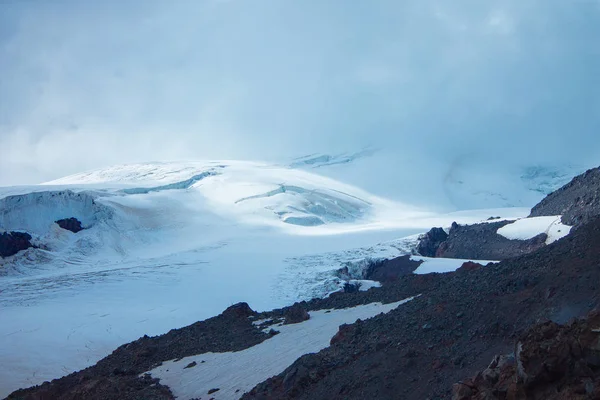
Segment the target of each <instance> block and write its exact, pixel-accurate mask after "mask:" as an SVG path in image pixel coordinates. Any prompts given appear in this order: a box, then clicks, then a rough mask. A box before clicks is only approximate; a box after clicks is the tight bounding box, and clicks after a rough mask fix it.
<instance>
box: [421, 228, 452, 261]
mask: <svg viewBox="0 0 600 400" xmlns="http://www.w3.org/2000/svg"><path fill="white" fill-rule="evenodd" d="M446 239H448V234H447V233H446V231H444V229H442V228H431V230H430V231H429V232H427V233H426V234H424V235H422V236H421V237H420V238H419V245H418V246H417V252H418V253H419V254H420V255H422V256H423V257H435V255H436V253H437V249H438V248H439V247H440V245H441V244H442V243H443V242H444V241H445V240H446Z"/></svg>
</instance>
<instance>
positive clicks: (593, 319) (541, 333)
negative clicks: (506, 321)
mask: <svg viewBox="0 0 600 400" xmlns="http://www.w3.org/2000/svg"><path fill="white" fill-rule="evenodd" d="M599 328H600V313H598V312H597V311H593V312H592V313H590V315H589V316H588V318H587V319H582V320H578V321H574V322H572V323H570V324H567V325H558V324H556V323H554V322H550V321H549V322H545V323H542V324H539V325H536V326H534V327H533V328H531V329H530V330H529V331H527V332H526V333H525V334H524V335H522V336H521V338H520V339H519V341H518V342H517V344H516V346H515V353H514V354H510V355H504V356H496V357H494V360H493V361H492V363H491V364H490V365H489V366H488V368H486V369H485V370H484V371H482V372H480V373H478V374H477V375H476V376H475V377H473V378H470V379H468V380H466V381H464V382H461V383H457V384H455V385H454V387H453V389H452V392H453V393H452V399H453V400H476V399H477V400H479V399H486V400H501V399H531V400H542V399H543V400H567V399H581V400H583V399H598V398H600V329H599Z"/></svg>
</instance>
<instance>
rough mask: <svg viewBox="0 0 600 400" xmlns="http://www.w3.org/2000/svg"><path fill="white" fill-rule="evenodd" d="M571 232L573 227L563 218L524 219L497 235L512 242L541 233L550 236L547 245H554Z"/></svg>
mask: <svg viewBox="0 0 600 400" xmlns="http://www.w3.org/2000/svg"><path fill="white" fill-rule="evenodd" d="M569 232H571V227H570V226H568V225H564V224H563V223H562V222H561V216H560V215H555V216H548V217H533V218H522V219H519V220H517V221H515V222H513V223H511V224H508V225H505V226H503V227H502V228H500V229H498V231H497V233H498V234H499V235H501V236H504V237H505V238H507V239H511V240H515V239H516V240H527V239H531V238H533V237H536V236H537V235H539V234H541V233H545V234H547V235H548V239H546V244H550V243H553V242H555V241H557V240H559V239H561V238H563V237H565V236H567V235H568V234H569Z"/></svg>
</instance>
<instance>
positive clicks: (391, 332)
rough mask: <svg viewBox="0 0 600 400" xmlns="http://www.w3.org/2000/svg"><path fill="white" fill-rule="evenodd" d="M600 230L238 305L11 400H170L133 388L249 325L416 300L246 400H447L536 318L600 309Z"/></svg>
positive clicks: (345, 333) (349, 328)
mask: <svg viewBox="0 0 600 400" xmlns="http://www.w3.org/2000/svg"><path fill="white" fill-rule="evenodd" d="M597 243H600V220H594V221H592V222H591V223H589V224H587V225H584V226H582V227H581V228H580V229H578V230H577V231H575V232H574V233H573V234H572V235H570V236H569V237H567V238H565V239H563V240H560V241H558V242H556V243H553V244H551V245H549V246H546V247H544V248H542V249H540V250H538V251H536V252H534V253H532V254H528V255H525V256H522V257H518V258H513V259H510V260H506V261H503V262H502V263H500V264H497V265H489V266H486V267H481V266H478V265H476V264H473V265H471V266H470V267H469V268H466V267H465V268H461V269H459V270H458V271H457V272H455V273H449V274H429V275H414V274H407V275H403V276H399V277H397V279H394V280H391V281H389V282H387V283H386V284H384V286H383V287H382V288H379V289H374V290H369V291H367V292H357V293H336V294H334V295H332V296H330V297H328V298H326V299H315V300H312V301H310V302H303V303H298V304H296V305H295V306H294V307H295V310H292V308H291V307H288V308H285V309H281V310H274V311H272V312H269V313H262V314H256V313H254V312H253V311H252V310H249V309H248V307H247V306H245V305H238V306H236V307H233V308H230V309H228V310H226V311H225V312H224V313H223V314H221V315H220V316H218V317H214V318H211V319H209V320H206V321H204V322H198V323H196V324H194V325H191V326H189V327H186V328H182V329H177V330H173V331H171V332H169V333H167V334H166V335H162V336H158V337H154V338H148V337H144V338H141V339H139V340H137V341H135V342H132V343H130V344H127V345H124V346H121V347H119V348H118V349H117V350H115V352H113V354H111V355H110V356H108V357H107V358H105V359H103V360H101V361H100V362H99V363H98V364H96V365H95V366H93V367H90V368H88V369H85V370H83V371H80V372H78V373H75V374H71V375H69V376H67V377H64V378H62V379H58V380H55V381H53V382H51V383H45V384H43V385H41V386H39V387H34V388H31V389H27V390H21V391H17V392H15V393H13V394H12V395H11V396H9V399H79V398H86V399H171V398H173V397H172V394H171V393H170V391H169V389H168V388H166V387H164V386H161V385H160V384H158V383H157V382H156V381H155V380H152V379H150V378H148V377H141V378H140V377H138V375H139V374H141V373H143V372H145V371H147V370H148V369H150V368H151V367H153V366H155V365H158V364H159V363H161V362H163V361H166V360H170V359H175V358H180V357H184V356H187V355H192V354H201V353H204V352H209V351H213V352H219V351H230V350H240V349H244V348H247V347H250V346H253V345H255V344H257V343H260V342H261V341H264V340H268V338H269V337H270V336H269V334H266V333H264V332H262V331H261V330H259V329H258V327H255V326H254V325H252V323H251V320H250V319H249V318H248V317H249V316H251V317H253V318H254V319H263V318H286V316H287V315H291V314H293V315H298V316H301V318H300V319H302V318H305V316H303V315H304V314H303V313H302V312H300V310H299V308H302V309H304V310H317V309H326V308H343V307H349V306H355V305H357V304H367V303H371V302H374V301H382V302H385V303H388V302H393V301H398V300H400V299H404V298H407V297H409V296H414V295H420V296H419V297H417V298H415V299H414V300H413V301H411V302H409V303H407V304H405V305H403V306H402V308H401V309H397V310H395V311H392V312H390V313H389V314H385V315H380V316H377V317H375V318H372V319H369V320H366V321H357V322H356V323H354V324H350V325H343V326H342V327H340V332H339V333H338V335H336V336H335V339H334V340H333V341H332V345H331V346H330V347H329V348H327V349H325V350H323V351H321V352H319V353H317V354H309V355H306V356H303V357H301V358H300V359H298V360H297V361H296V362H295V363H294V364H293V365H291V366H290V367H289V368H287V369H286V370H285V371H283V372H282V373H281V374H280V375H278V376H276V377H274V378H272V379H269V380H267V381H266V382H263V383H262V384H259V385H258V386H257V387H255V388H254V389H253V390H252V391H251V392H250V393H248V394H246V395H245V398H247V399H332V398H333V399H364V398H381V399H386V398H401V399H425V398H431V399H445V398H449V397H450V396H451V388H452V385H453V384H454V383H455V382H458V381H460V380H461V379H464V377H466V376H473V375H475V374H476V372H477V371H479V370H482V369H484V368H485V367H486V366H487V364H488V363H489V360H491V359H492V358H493V356H494V355H495V354H505V353H510V352H512V351H513V349H514V343H515V340H517V338H518V337H519V336H520V335H521V333H522V332H523V331H524V330H525V329H526V328H528V327H529V326H530V325H531V324H533V323H535V322H536V321H539V320H540V319H541V318H547V319H551V320H553V321H556V322H558V323H564V322H566V321H567V320H568V319H570V318H571V317H574V316H579V315H584V314H585V313H587V312H588V311H589V310H590V309H593V308H594V307H597V306H598V305H599V304H600V298H599V296H598V294H599V291H598V289H599V284H598V282H600V247H599V246H598V245H597Z"/></svg>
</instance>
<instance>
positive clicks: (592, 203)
mask: <svg viewBox="0 0 600 400" xmlns="http://www.w3.org/2000/svg"><path fill="white" fill-rule="evenodd" d="M547 215H562V223H563V224H566V225H571V226H579V225H581V224H584V223H586V222H588V221H589V220H590V218H592V217H594V216H596V215H600V167H598V168H594V169H590V170H588V171H586V172H584V173H583V174H581V175H579V176H577V177H575V178H573V180H572V181H571V182H569V183H567V184H566V185H565V186H563V187H562V188H560V189H558V190H557V191H555V192H553V193H551V194H549V195H548V196H546V198H545V199H543V200H542V201H541V202H540V203H539V204H537V205H536V206H535V207H533V209H532V210H531V214H530V216H531V217H540V216H547Z"/></svg>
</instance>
